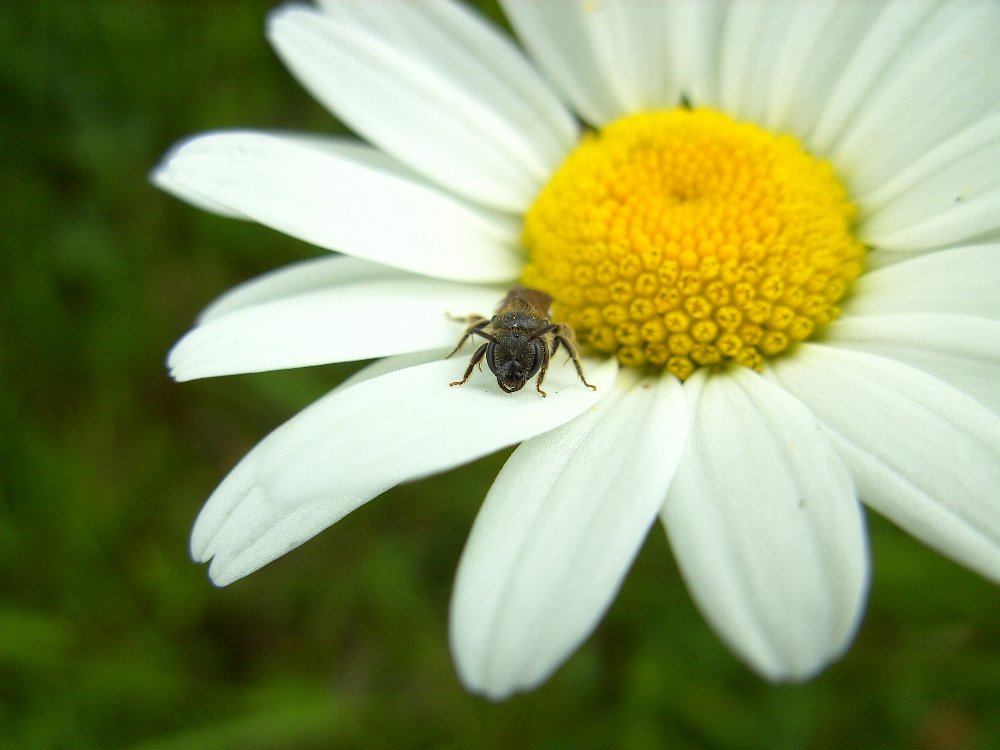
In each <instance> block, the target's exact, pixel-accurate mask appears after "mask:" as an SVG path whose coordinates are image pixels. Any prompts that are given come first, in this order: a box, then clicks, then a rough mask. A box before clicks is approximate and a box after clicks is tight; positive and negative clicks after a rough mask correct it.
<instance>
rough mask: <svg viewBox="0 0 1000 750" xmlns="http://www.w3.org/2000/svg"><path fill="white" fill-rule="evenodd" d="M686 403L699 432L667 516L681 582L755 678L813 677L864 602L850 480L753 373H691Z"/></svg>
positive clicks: (807, 421)
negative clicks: (750, 667)
mask: <svg viewBox="0 0 1000 750" xmlns="http://www.w3.org/2000/svg"><path fill="white" fill-rule="evenodd" d="M699 372H702V371H699ZM699 389H700V393H699ZM685 393H687V394H688V395H689V406H690V408H691V410H692V416H691V419H692V434H691V438H690V439H689V441H688V447H687V450H686V452H685V454H684V458H683V459H682V461H681V465H680V467H679V468H678V470H677V476H676V477H675V479H674V483H673V484H672V485H671V488H670V495H669V496H668V498H667V502H666V504H665V505H664V506H663V522H664V524H665V526H666V529H667V533H668V535H669V537H670V543H671V546H672V547H673V549H674V553H675V554H676V556H677V561H678V564H679V565H680V569H681V573H682V574H683V576H684V578H685V580H686V581H687V584H688V587H689V588H690V589H691V593H692V595H693V596H694V598H695V601H696V602H697V604H698V606H699V608H700V609H701V610H702V612H703V613H704V614H705V616H706V617H707V618H708V620H709V622H710V623H711V624H712V626H713V627H714V628H715V630H716V631H717V632H718V633H719V635H720V636H721V637H722V639H723V640H725V641H726V643H727V644H729V646H730V647H731V648H732V649H733V650H734V651H736V652H737V653H738V654H739V655H740V656H741V657H742V658H743V659H745V660H746V661H747V662H748V663H749V664H750V665H751V666H752V667H753V668H754V669H756V670H757V671H758V672H760V673H761V674H763V675H764V676H766V677H768V678H769V679H772V680H782V679H804V678H806V677H809V676H811V675H813V674H815V673H816V672H817V671H819V670H820V669H822V668H823V667H824V666H825V665H826V664H827V663H828V662H830V661H831V660H832V659H834V658H835V657H837V656H838V655H839V654H840V653H841V652H842V651H843V650H844V649H845V648H846V647H847V644H848V642H849V641H850V639H851V638H852V637H853V635H854V631H855V629H856V627H857V624H858V621H859V618H860V616H861V613H862V609H863V605H864V599H865V595H866V593H867V583H868V553H867V541H866V533H865V527H864V518H863V515H862V511H861V507H860V505H859V503H858V502H857V498H856V495H855V491H854V486H853V484H852V482H851V477H850V474H849V473H848V472H847V469H846V467H845V466H844V464H843V462H842V461H841V460H840V458H839V456H837V454H836V452H835V451H834V449H833V447H832V445H831V444H830V441H829V440H828V439H827V438H826V437H825V436H824V434H823V432H822V429H821V427H820V424H819V423H818V422H817V420H816V418H815V417H814V416H813V415H812V414H810V413H809V411H808V410H807V409H806V408H805V407H804V406H803V405H802V404H801V403H799V402H798V401H796V400H795V399H793V398H791V397H790V396H789V395H788V394H786V393H784V392H783V391H782V390H781V389H779V388H776V387H775V386H774V385H772V384H770V383H768V382H767V381H765V380H763V379H762V378H761V377H760V376H758V375H756V374H755V373H753V372H750V371H749V370H746V369H743V368H733V369H731V370H729V371H727V372H725V373H724V374H721V375H712V376H701V375H699V373H695V375H694V376H693V377H692V378H690V379H689V380H688V381H686V382H685Z"/></svg>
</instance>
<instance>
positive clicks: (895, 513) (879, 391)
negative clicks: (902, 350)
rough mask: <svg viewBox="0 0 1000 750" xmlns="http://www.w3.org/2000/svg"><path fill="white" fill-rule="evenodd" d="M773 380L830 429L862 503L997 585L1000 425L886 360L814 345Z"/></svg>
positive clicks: (942, 387)
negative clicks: (856, 485) (848, 467)
mask: <svg viewBox="0 0 1000 750" xmlns="http://www.w3.org/2000/svg"><path fill="white" fill-rule="evenodd" d="M772 372H773V375H774V377H775V378H776V380H777V381H778V382H780V383H781V385H782V386H783V387H785V388H786V389H787V390H788V391H789V392H790V393H792V394H793V395H794V396H796V397H798V398H799V399H801V400H802V402H803V403H805V404H806V406H808V407H809V408H810V409H811V410H812V411H813V413H815V414H816V416H817V417H818V418H819V419H820V420H822V421H823V423H824V425H825V426H826V429H827V431H828V433H829V434H830V436H831V438H832V439H833V442H834V445H835V446H836V448H837V451H838V452H839V453H840V454H841V456H843V457H844V460H845V461H846V462H847V464H848V466H850V468H851V471H852V472H853V474H854V478H855V481H856V482H857V484H858V489H859V491H860V493H861V497H862V499H863V500H864V501H865V503H866V504H867V505H869V506H871V507H872V508H874V509H875V510H877V511H878V512H879V513H882V514H884V515H886V516H888V517H889V518H890V519H892V520H893V521H895V522H896V523H897V524H899V525H900V526H902V527H903V528H904V529H906V530H907V531H908V532H910V533H911V534H913V535H914V536H915V537H917V538H918V539H921V540H922V541H924V542H925V543H927V544H929V545H931V546H932V547H935V548H936V549H938V550H940V551H941V552H942V553H943V554H945V555H947V556H949V557H951V558H953V559H955V560H957V561H958V562H960V563H962V564H963V565H967V566H968V567H970V568H972V569H973V570H975V571H978V572H979V573H981V574H982V575H985V576H987V577H989V578H992V579H993V580H997V581H1000V501H998V498H997V487H1000V417H998V416H997V415H996V414H994V413H993V412H991V411H989V410H988V409H986V408H985V407H984V406H982V405H980V404H979V403H978V402H976V401H974V400H972V399H971V398H969V397H968V396H966V395H964V394H962V393H961V392H959V391H957V390H955V389H954V388H951V387H950V386H948V385H946V384H945V383H943V382H942V381H940V380H938V379H937V378H934V377H932V376H931V375H927V374H925V373H923V372H920V371H919V370H915V369H913V368H912V367H908V366H907V365H904V364H901V363H899V362H895V361H893V360H891V359H887V358H885V357H877V356H874V355H871V354H864V353H861V352H851V351H847V350H844V349H840V348H835V347H824V346H820V345H815V344H806V345H801V346H800V347H798V348H797V349H796V351H795V356H790V357H785V358H783V359H781V360H779V361H777V362H776V363H775V365H774V368H773V371H772Z"/></svg>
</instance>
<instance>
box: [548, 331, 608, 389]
mask: <svg viewBox="0 0 1000 750" xmlns="http://www.w3.org/2000/svg"><path fill="white" fill-rule="evenodd" d="M559 344H562V345H563V346H564V347H566V351H567V352H569V357H570V359H572V360H573V366H574V367H576V374H577V375H579V376H580V380H582V381H583V384H584V385H585V386H587V387H588V388H589V389H590V390H592V391H596V390H597V386H596V385H591V384H590V383H588V382H587V378H585V377H584V376H583V367H582V365H581V364H580V350H579V349H577V348H576V335H575V334H574V333H573V329H572V328H570V327H569V326H568V325H566V324H565V323H560V324H559V327H558V328H556V339H555V344H554V345H553V347H552V353H553V354H555V353H556V349H558V348H559Z"/></svg>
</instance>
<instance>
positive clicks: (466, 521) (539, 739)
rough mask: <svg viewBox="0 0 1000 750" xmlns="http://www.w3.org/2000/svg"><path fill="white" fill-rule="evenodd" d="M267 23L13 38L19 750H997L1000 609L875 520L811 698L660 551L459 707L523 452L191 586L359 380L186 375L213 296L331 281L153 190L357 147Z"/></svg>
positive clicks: (6, 528) (161, 25)
mask: <svg viewBox="0 0 1000 750" xmlns="http://www.w3.org/2000/svg"><path fill="white" fill-rule="evenodd" d="M269 7H270V3H269V2H262V1H261V0H247V1H246V2H214V3H195V2H161V3H156V2H151V1H147V2H138V1H134V2H109V1H108V0H89V1H88V2H83V3H79V2H68V0H67V2H36V3H27V2H25V3H19V4H16V5H15V6H14V7H11V6H10V5H8V6H5V10H4V12H3V14H2V17H0V91H2V101H3V104H4V111H5V113H4V115H3V118H2V121H0V127H2V128H3V139H2V141H0V148H2V149H3V168H2V169H0V200H2V205H3V222H4V227H3V251H2V254H0V284H2V287H0V288H2V305H0V315H2V320H0V326H2V327H0V337H2V338H0V378H2V382H0V387H2V390H0V394H2V395H0V576H2V589H0V750H4V749H6V748H18V749H20V748H29V749H31V748H119V747H126V748H143V749H144V750H153V749H154V748H155V749H157V750H168V749H169V750H181V749H187V748H234V749H235V748H326V747H337V748H354V747H357V748H367V747H372V748H406V747H414V748H470V747H483V748H512V747H547V748H604V747H622V748H661V747H663V748H698V747H704V748H723V747H747V748H768V749H769V750H776V749H780V748H842V747H865V748H881V747H914V748H935V749H937V748H942V749H945V750H947V749H948V748H987V747H996V746H997V742H1000V617H998V614H1000V613H998V606H997V602H998V600H997V590H996V588H995V587H994V586H993V585H992V584H990V583H988V582H986V581H984V580H982V579H980V578H978V577H976V576H975V575H973V574H971V573H968V572H967V571H965V570H963V569H961V568H959V567H958V566H956V565H954V564H952V563H950V562H947V561H945V560H943V559H941V558H940V557H939V556H937V555H936V554H935V553H933V552H931V551H929V550H927V549H925V548H923V547H921V546H920V545H919V544H917V543H915V542H913V541H912V540H910V539H909V538H908V537H906V536H905V535H903V534H902V533H900V532H899V531H897V530H896V529H895V528H894V527H892V526H890V525H888V524H887V523H885V522H883V521H881V520H880V519H878V518H875V517H872V519H871V532H872V542H873V549H874V558H875V575H874V582H873V587H872V595H871V606H870V608H869V611H868V614H867V617H866V619H865V621H864V625H863V627H862V628H861V631H860V634H859V636H858V639H857V642H856V643H855V645H854V647H853V648H852V649H851V651H850V652H849V653H848V654H847V656H846V657H844V658H843V659H842V660H840V661H839V662H837V663H836V664H834V665H833V666H832V667H831V668H830V669H828V670H827V671H826V672H825V673H824V674H823V675H821V676H820V677H819V678H817V679H815V680H814V681H812V682H810V683H808V684H805V685H801V686H771V685H769V684H767V683H765V682H763V681H761V680H760V679H759V678H757V677H756V676H755V675H753V674H752V673H750V672H749V671H748V670H747V669H745V668H744V667H743V666H742V665H741V664H740V663H739V662H737V661H736V660H735V659H734V658H733V656H732V655H731V654H730V653H729V652H728V651H727V650H726V649H725V647H723V646H722V645H721V643H720V642H719V641H718V640H717V639H716V638H715V637H714V635H713V634H712V633H711V632H710V630H709V628H708V626H707V625H706V624H705V623H704V622H703V621H702V619H701V618H700V616H699V615H698V613H697V612H696V611H695V609H694V607H693V605H692V604H691V601H690V599H689V597H688V595H687V593H686V592H685V590H684V586H683V585H682V583H681V582H680V580H679V578H678V574H677V571H676V569H675V567H674V564H673V562H672V559H671V557H670V553H669V550H668V547H667V544H666V541H665V539H664V537H663V534H662V533H661V532H660V531H659V530H658V529H655V530H654V532H653V533H652V534H651V536H650V539H649V540H648V542H647V544H646V546H645V548H644V550H643V552H642V554H641V556H640V558H639V560H638V561H637V563H636V565H635V568H634V570H633V571H632V572H631V574H630V575H629V577H628V580H627V583H626V584H625V587H624V589H623V590H622V592H621V594H620V595H619V597H618V599H617V601H616V602H615V604H614V606H613V607H612V609H611V611H610V612H609V614H608V615H607V617H606V618H605V620H604V621H603V623H602V624H601V625H600V627H599V629H598V630H597V632H596V634H595V635H594V636H593V637H592V638H590V640H589V641H588V642H587V643H586V644H585V645H584V646H583V647H582V648H581V649H580V650H579V652H578V653H577V654H576V655H575V656H573V657H572V659H571V660H570V661H569V662H568V663H567V664H566V665H565V666H564V667H563V668H562V669H560V670H559V672H558V673H557V674H556V675H555V676H554V677H553V678H552V679H551V680H550V681H549V682H548V683H547V684H546V685H544V686H543V687H542V688H541V689H539V690H537V691H535V692H533V693H530V694H527V695H521V696H517V697H515V698H513V699H512V700H510V701H507V702H505V703H500V704H493V703H490V702H487V701H484V700H482V699H480V698H477V697H474V696H470V695H468V694H466V693H465V692H463V690H462V689H461V688H460V686H459V685H458V683H457V681H456V678H455V675H454V671H453V668H452V665H451V661H450V658H449V653H448V646H447V638H446V618H447V607H448V597H449V591H450V587H451V580H452V576H453V573H454V569H455V564H456V561H457V560H458V556H459V554H460V552H461V549H462V544H463V541H464V538H465V535H466V533H467V531H468V529H469V527H470V525H471V522H472V520H473V518H474V516H475V513H476V509H477V507H478V505H479V503H480V502H481V499H482V497H483V496H484V495H485V493H486V490H487V488H488V486H489V483H490V480H491V477H492V476H493V475H494V474H495V473H496V471H497V470H498V468H499V467H500V465H501V464H502V462H503V459H504V457H505V455H506V453H505V454H504V455H497V456H492V457H489V458H486V459H483V460H482V461H479V462H477V463H475V464H473V465H471V466H468V467H465V468H463V469H461V470H459V471H455V472H451V473H450V474H448V475H447V476H443V477H437V478H433V479H430V480H427V481H423V482H419V483H415V484H408V485H405V486H402V487H399V488H397V489H395V490H393V491H391V492H389V493H387V494H386V495H385V496H383V497H381V498H379V499H378V500H376V501H374V502H372V503H370V504H369V505H367V506H365V507H364V508H363V509H361V510H359V511H358V512H356V513H355V514H353V515H352V516H349V517H348V518H347V519H345V520H343V521H342V522H340V523H339V524H338V525H337V526H335V527H334V528H332V529H330V530H328V531H326V532H325V533H323V534H321V535H320V536H319V537H317V538H316V539H314V540H313V541H311V542H309V543H308V544H306V545H305V546H303V547H302V548H300V549H299V550H297V551H295V552H294V553H292V554H289V555H288V556H286V557H284V558H282V559H281V560H279V561H277V562H275V563H273V564H271V565H270V566H268V567H266V568H265V569H263V570H261V571H260V572H258V573H256V574H254V575H253V576H251V577H249V578H247V579H245V580H242V581H239V582H238V583H236V584H234V585H232V586H231V587H229V588H226V589H221V590H220V589H215V588H214V587H212V586H211V585H210V583H209V582H208V580H207V578H206V574H205V570H204V569H203V568H202V567H200V566H196V565H194V564H193V563H191V562H190V561H189V559H188V557H187V537H188V531H189V529H190V526H191V523H192V522H193V520H194V517H195V515H196V514H197V512H198V509H199V507H200V506H201V503H202V501H203V500H204V499H205V498H206V497H207V495H208V493H209V492H210V491H211V490H212V488H213V487H214V486H215V484H216V483H217V482H218V481H219V480H220V479H221V478H222V477H223V476H224V475H225V473H226V472H227V471H228V470H229V468H230V467H231V466H232V465H233V464H234V463H235V462H236V461H237V460H238V459H239V458H240V456H242V455H243V454H244V453H245V452H246V451H247V450H248V449H249V448H250V447H251V446H252V445H253V444H254V443H255V442H256V441H257V440H258V439H260V438H261V437H263V436H264V435H265V434H267V432H268V431H269V430H271V429H272V428H273V427H275V426H277V425H278V424H280V423H281V422H283V421H284V420H285V419H287V418H288V417H290V416H291V415H293V414H294V413H295V412H296V411H297V410H299V409H300V408H302V407H303V406H305V405H306V404H308V403H309V402H310V401H312V400H313V399H315V398H316V397H317V396H319V395H320V394H321V393H323V392H325V391H326V390H327V389H329V388H330V387H331V386H332V385H334V384H335V383H336V382H338V381H339V380H340V379H341V378H342V377H343V376H344V375H345V374H346V373H347V372H349V371H351V370H352V369H353V367H351V366H331V367H319V368H311V369H306V370H299V371H292V372H280V373H272V374H265V375H252V376H241V377H233V378H225V379H220V380H207V381H199V382H194V383H189V384H185V385H178V384H174V383H172V382H170V381H169V379H168V378H167V377H166V375H165V373H164V368H163V358H164V355H165V353H166V351H167V349H168V347H169V346H170V344H171V343H172V342H173V341H174V340H176V338H178V337H179V336H180V335H181V334H182V333H184V331H185V330H186V329H187V328H188V326H189V325H190V324H191V321H192V320H193V318H194V316H195V314H196V313H197V312H198V310H199V309H200V308H201V307H202V306H203V305H205V304H206V303H207V302H209V301H210V300H211V299H212V298H213V297H214V296H215V295H217V294H219V293H220V292H222V291H223V290H225V289H226V288H228V287H229V286H231V285H232V284H234V283H236V282H238V281H240V280H243V279H246V278H249V277H251V276H254V275H256V274H258V273H261V272H263V271H265V270H268V269H271V268H275V267H277V266H280V265H283V264H285V263H288V262H290V261H293V260H296V259H300V258H305V257H311V256H314V255H315V254H316V253H317V252H321V251H317V250H315V249H313V248H311V247H309V246H307V245H305V244H303V243H300V242H298V241H295V240H292V239H289V238H287V237H284V236H282V235H279V234H277V233H276V232H273V231H271V230H268V229H265V228H262V227H259V226H256V225H253V224H249V223H241V222H237V221H233V220H227V219H221V218H217V217H213V216H209V215H207V214H204V213H202V212H200V211H198V210H196V209H194V208H191V207H188V206H186V205H184V204H182V203H180V202H179V201H176V200H174V199H173V198H171V197H169V196H167V195H165V194H162V193H160V192H158V191H156V190H155V189H154V188H152V187H151V186H150V185H149V183H148V180H147V175H148V172H149V170H150V169H151V168H152V167H153V165H154V164H155V163H156V162H157V160H158V159H159V158H160V156H161V155H162V154H163V152H164V151H165V150H166V149H167V148H168V147H169V146H170V145H171V144H172V143H174V142H175V141H177V140H178V139H180V138H182V137H184V136H186V135H190V134H193V133H196V132H199V131H203V130H206V129H213V128H228V127H243V126H253V127H265V128H268V127H269V128H293V129H301V130H311V131H317V132H333V131H334V130H336V127H337V126H336V124H335V122H334V121H333V120H332V119H331V118H330V116H329V115H327V114H326V113H325V112H323V111H322V109H321V108H320V107H319V106H318V105H316V104H315V103H313V102H312V101H311V100H310V98H309V97H308V95H307V94H305V93H304V92H303V91H302V90H301V89H300V87H299V86H298V85H297V84H296V83H295V81H294V80H293V79H292V78H291V77H290V76H289V75H288V74H287V73H286V72H285V71H284V69H283V68H282V66H281V65H280V63H279V62H278V61H277V59H276V58H275V56H274V54H273V53H272V52H271V50H270V48H269V47H268V45H267V43H266V42H265V40H264V36H263V32H262V29H263V20H264V15H265V13H266V11H267V10H268V9H269ZM491 12H494V13H495V11H491ZM330 335H336V332H335V331H331V332H330Z"/></svg>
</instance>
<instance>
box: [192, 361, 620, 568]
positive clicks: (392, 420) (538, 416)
mask: <svg viewBox="0 0 1000 750" xmlns="http://www.w3.org/2000/svg"><path fill="white" fill-rule="evenodd" d="M462 364H463V363H461V362H456V361H454V360H447V361H442V362H431V363H429V364H426V365H420V366H417V367H411V368H407V369H404V370H397V371H395V372H391V373H389V374H387V375H383V376H381V377H377V378H372V379H370V380H364V381H362V382H360V383H358V384H356V385H354V386H353V387H350V388H344V389H337V390H335V391H334V392H332V393H330V394H328V395H327V396H325V397H324V398H322V399H321V400H319V401H317V402H316V403H315V404H313V405H312V406H310V407H309V408H307V409H305V410H304V411H302V412H301V413H300V414H298V415H297V416H295V417H294V418H292V419H291V420H289V421H288V422H286V423H285V424H284V425H282V426H281V427H279V428H278V429H277V430H275V431H274V432H272V433H271V434H270V435H268V437H267V438H265V439H264V440H263V441H261V442H260V443H259V444H258V445H257V446H256V447H255V448H254V449H253V450H252V451H251V452H250V453H248V454H247V456H246V457H245V458H244V459H243V460H242V461H241V462H240V463H239V464H238V465H237V466H236V468H235V469H233V471H232V472H231V473H230V474H229V476H227V477H226V479H225V480H224V481H223V482H222V484H221V485H219V487H218V488H217V489H216V490H215V492H214V493H213V494H212V496H211V497H210V498H209V499H208V502H207V503H206V504H205V507H204V508H203V509H202V511H201V514H200V515H199V516H198V521H197V523H196V524H195V527H194V531H193V532H192V535H191V553H192V556H193V557H194V558H195V559H197V560H199V561H202V562H205V561H208V560H209V559H212V565H211V568H210V569H209V573H210V575H211V576H212V580H213V581H215V583H216V584H218V585H220V586H223V585H226V584H228V583H231V582H233V581H235V580H236V579H238V578H242V577H243V576H245V575H247V574H249V573H252V572H253V571H255V570H257V569H258V568H260V567H261V566H263V565H266V564H267V563H269V562H271V561H272V560H274V559H275V558H278V557H280V556H281V555H283V554H285V553H286V552H288V551H290V550H292V549H294V548H295V547H297V546H298V545H300V544H302V543H303V542H304V541H306V540H307V539H309V538H311V537H313V536H315V535H316V534H318V533H319V532H320V531H322V530H323V529H325V528H327V527H328V526H330V525H331V524H333V523H335V522H336V521H338V520H339V519H341V518H343V517H344V516H345V515H347V514H348V513H350V512H351V511H352V510H354V509H355V508H358V507H359V506H361V505H363V504H364V503H366V502H368V501H369V500H371V499H372V498H373V497H375V496H376V495H379V494H381V493H382V492H384V491H385V490H387V489H388V488H390V487H392V486H394V485H396V484H399V483H400V482H404V481H407V480H410V479H416V478H418V477H422V476H427V475H429V474H433V473H436V472H439V471H444V470H446V469H450V468H453V467H455V466H458V465H460V464H463V463H466V462H468V461H471V460H473V459H474V458H478V457H479V456H483V455H486V454H487V453H491V452H492V451H495V450H497V449H499V448H502V447H503V446H506V445H510V444H511V443H516V442H518V441H519V440H524V439H525V438H529V437H534V436H535V435H538V434H540V433H542V432H545V431H547V430H550V429H552V428H553V427H557V426H558V425H560V424H563V423H565V422H568V421H569V420H570V419H572V418H573V417H575V416H577V415H578V414H580V413H581V412H583V411H586V410H587V409H589V408H591V407H592V406H593V405H594V404H595V403H597V402H598V401H599V399H600V398H602V397H603V396H605V395H606V394H607V393H609V391H610V390H611V389H612V387H613V384H614V378H615V373H616V371H617V367H616V364H615V362H614V360H608V361H606V362H604V363H602V364H600V365H599V366H598V365H597V363H595V362H586V365H588V367H589V369H588V370H587V377H588V379H589V380H590V381H591V382H592V383H594V384H595V385H596V386H597V387H598V390H597V391H596V392H592V391H590V390H588V389H587V388H585V387H584V386H583V385H582V384H580V383H579V382H578V379H577V376H576V373H575V372H574V371H573V368H572V367H568V368H567V367H559V366H556V367H553V368H551V369H550V371H549V372H550V374H549V376H548V377H547V378H546V381H545V386H546V390H547V391H548V393H549V396H548V398H544V399H543V398H541V397H540V396H539V395H538V394H537V393H535V391H534V390H533V389H532V388H530V386H529V387H526V388H525V389H524V390H523V391H520V392H518V393H515V394H505V393H502V392H501V391H500V389H499V387H498V386H497V385H496V381H495V380H494V379H493V378H489V377H486V376H485V375H482V376H478V377H477V378H475V379H474V380H473V381H471V382H469V383H468V384H467V385H466V386H464V387H460V388H449V387H448V383H449V382H450V381H452V380H454V379H455V378H456V376H460V375H461V372H462ZM556 364H558V363H556Z"/></svg>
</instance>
